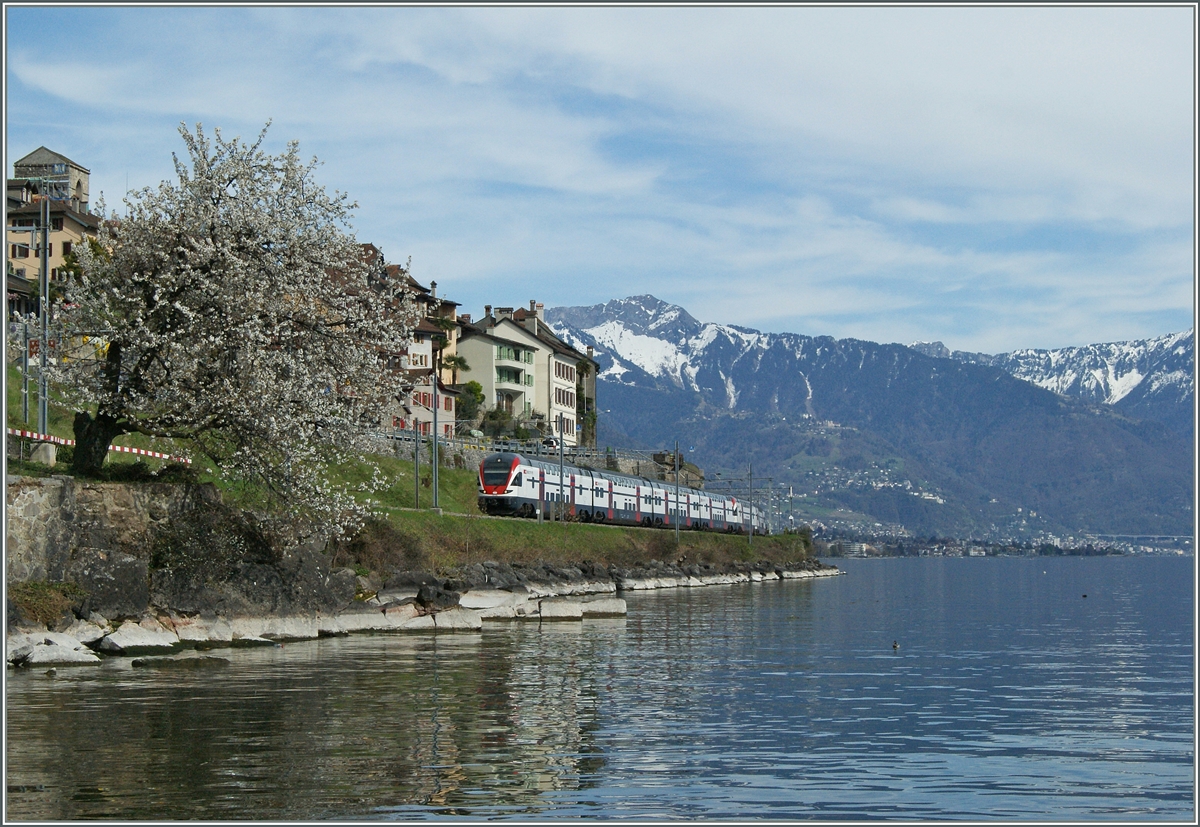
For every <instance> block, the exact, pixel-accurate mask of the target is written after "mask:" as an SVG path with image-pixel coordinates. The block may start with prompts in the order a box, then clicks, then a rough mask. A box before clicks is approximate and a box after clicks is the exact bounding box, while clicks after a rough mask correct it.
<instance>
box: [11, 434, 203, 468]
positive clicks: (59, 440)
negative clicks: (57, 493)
mask: <svg viewBox="0 0 1200 827" xmlns="http://www.w3.org/2000/svg"><path fill="white" fill-rule="evenodd" d="M6 430H7V432H8V435H9V436H19V437H24V438H26V439H32V440H34V441H36V442H52V443H54V444H55V445H63V446H69V445H74V444H75V440H73V439H64V438H63V437H60V436H54V435H52V434H39V433H37V432H36V431H22V430H18V429H17V428H8V429H6ZM108 450H110V451H116V452H118V453H122V454H140V455H141V456H144V457H156V458H158V459H167V460H170V461H171V462H183V463H186V464H188V465H191V464H192V460H191V459H190V458H189V457H176V456H172V455H171V454H162V453H159V452H158V451H147V450H146V449H144V448H130V447H129V446H127V445H109V446H108Z"/></svg>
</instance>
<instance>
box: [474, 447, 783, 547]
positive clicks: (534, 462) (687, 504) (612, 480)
mask: <svg viewBox="0 0 1200 827" xmlns="http://www.w3.org/2000/svg"><path fill="white" fill-rule="evenodd" d="M558 469H559V466H558V463H557V462H549V461H546V460H541V459H533V458H531V457H526V456H523V455H521V454H514V453H509V452H501V453H498V454H491V455H489V456H488V457H486V458H485V459H484V460H483V462H481V463H480V464H479V509H480V510H481V511H482V512H483V513H485V514H496V515H502V516H508V517H536V516H537V514H538V511H539V509H540V510H542V512H543V513H546V514H549V513H562V512H565V513H566V514H567V515H569V518H570V519H575V520H580V521H582V522H593V523H613V524H615V525H640V526H647V527H659V528H674V527H675V525H676V523H678V524H679V527H680V528H690V529H698V530H705V531H725V532H729V533H733V534H744V533H746V532H747V531H748V530H751V527H753V531H754V533H755V534H765V533H766V520H765V519H764V515H763V513H762V511H761V509H759V508H757V507H753V506H752V507H749V508H747V506H746V504H745V503H744V502H742V501H741V500H739V499H738V498H737V497H729V496H725V495H724V494H715V493H709V492H706V491H701V490H699V489H697V488H690V487H687V486H684V485H680V486H679V494H678V498H677V497H676V493H675V490H676V489H675V485H674V484H672V483H669V482H663V481H661V480H648V479H646V478H645V477H633V476H629V475H627V474H615V473H612V472H611V471H599V470H596V469H594V468H580V467H578V466H575V465H564V466H563V471H562V478H561V479H560V477H559V470H558Z"/></svg>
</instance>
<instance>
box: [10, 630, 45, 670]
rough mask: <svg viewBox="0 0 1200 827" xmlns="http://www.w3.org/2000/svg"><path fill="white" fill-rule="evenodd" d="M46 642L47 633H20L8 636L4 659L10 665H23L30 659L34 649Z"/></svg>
mask: <svg viewBox="0 0 1200 827" xmlns="http://www.w3.org/2000/svg"><path fill="white" fill-rule="evenodd" d="M44 640H45V632H40V633H37V632H35V633H18V634H13V635H8V636H7V637H6V638H5V641H4V653H5V656H4V659H5V660H6V661H7V662H8V663H21V662H22V661H23V660H25V658H27V657H29V653H30V652H32V651H33V647H35V646H37V645H39V644H40V643H42V642H43V641H44Z"/></svg>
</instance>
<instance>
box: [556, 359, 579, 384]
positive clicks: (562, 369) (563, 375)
mask: <svg viewBox="0 0 1200 827" xmlns="http://www.w3.org/2000/svg"><path fill="white" fill-rule="evenodd" d="M554 375H555V376H557V377H558V378H559V379H566V380H567V381H568V382H574V381H575V368H574V367H572V366H571V365H564V364H563V363H562V362H555V363H554Z"/></svg>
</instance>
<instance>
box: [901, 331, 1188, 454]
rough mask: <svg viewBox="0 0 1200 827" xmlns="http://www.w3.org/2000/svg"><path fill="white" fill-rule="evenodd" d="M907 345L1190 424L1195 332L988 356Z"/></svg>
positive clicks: (1141, 413)
mask: <svg viewBox="0 0 1200 827" xmlns="http://www.w3.org/2000/svg"><path fill="white" fill-rule="evenodd" d="M909 347H911V348H913V349H914V350H918V351H920V352H921V353H924V354H926V355H928V356H935V357H939V358H943V359H955V360H957V361H960V362H967V363H970V364H977V365H991V366H993V367H998V368H1000V369H1001V370H1004V371H1007V372H1008V373H1010V374H1012V375H1013V376H1015V377H1017V378H1018V379H1024V380H1025V381H1026V382H1032V383H1033V384H1035V385H1037V386H1038V387H1041V388H1045V389H1046V390H1050V391H1054V392H1055V393H1059V394H1062V395H1063V396H1071V397H1077V398H1079V399H1085V400H1088V401H1090V402H1097V403H1102V404H1105V405H1112V406H1113V407H1114V408H1115V409H1116V410H1119V411H1121V412H1123V413H1125V414H1127V415H1129V416H1133V417H1136V418H1140V419H1154V420H1157V421H1160V422H1165V423H1168V424H1170V425H1172V426H1175V427H1180V428H1182V429H1184V430H1190V428H1191V426H1192V399H1193V398H1194V396H1195V375H1194V368H1195V359H1194V355H1195V346H1194V331H1192V330H1185V331H1182V332H1180V333H1171V334H1168V335H1166V336H1158V337H1156V338H1153V339H1141V340H1136V341H1128V342H1109V343H1105V344H1094V345H1085V346H1083V347H1068V348H1059V349H1056V350H1014V351H1013V352H1011V353H1001V354H998V355H995V356H993V355H990V354H987V353H968V352H965V351H961V350H956V351H951V350H950V349H949V348H947V347H946V346H945V345H943V344H942V343H941V342H915V343H913V344H912V345H909Z"/></svg>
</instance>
